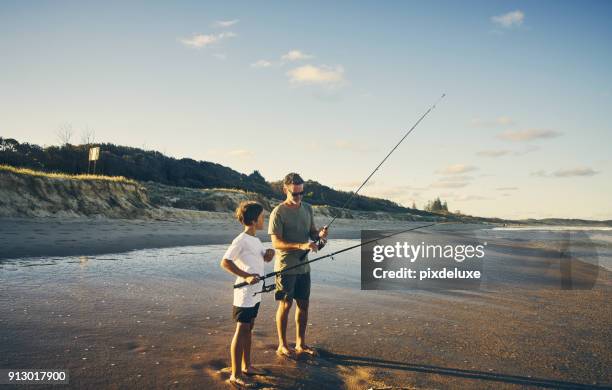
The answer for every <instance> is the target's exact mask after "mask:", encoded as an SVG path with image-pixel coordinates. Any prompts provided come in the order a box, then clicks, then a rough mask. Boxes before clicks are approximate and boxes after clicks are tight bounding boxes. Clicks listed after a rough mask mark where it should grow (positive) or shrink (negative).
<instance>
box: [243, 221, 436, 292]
mask: <svg viewBox="0 0 612 390" xmlns="http://www.w3.org/2000/svg"><path fill="white" fill-rule="evenodd" d="M442 223H448V222H436V223H431V224H429V225H423V226H417V227H413V228H410V229H406V230H402V231H399V232H395V233H393V234H389V235H387V236H384V237H380V238H376V239H372V240H368V241H365V242H362V243H360V244H356V245H353V246H349V247H347V248H344V249H340V250H337V251H335V252H332V253H329V254H327V255H325V256H320V257H316V258H314V259H311V260H308V261H305V262H302V263H300V264H297V265H294V266H291V267H287V268H284V269H282V270H280V271H274V272H270V273H268V274H265V275H262V276H260V277H259V280H261V281H262V282H263V286H262V288H261V291H258V292H256V293H254V294H253V296H255V295H257V294H263V293H266V292H270V291H272V290H273V289H274V287H275V286H274V285H273V284H271V285H266V279H268V278H271V277H274V276H276V275H280V274H283V273H285V272H287V271H290V270H292V269H295V268H298V267H301V266H303V265H305V264H310V263H314V262H315V261H319V260H323V259H326V258H328V257H331V258H332V259H333V257H334V256H335V255H337V254H339V253H342V252H346V251H349V250H351V249H355V248H359V247H361V246H364V245H367V244H371V243H373V242H377V241H379V240H383V239H385V238H389V237H393V236H397V235H398V234H402V233H406V232H409V231H413V230H417V229H423V228H426V227H430V226H434V225H439V224H442ZM248 285H249V284H248V283H247V282H242V283H238V284H235V285H234V288H241V287H245V286H248Z"/></svg>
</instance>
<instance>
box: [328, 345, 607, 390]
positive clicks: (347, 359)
mask: <svg viewBox="0 0 612 390" xmlns="http://www.w3.org/2000/svg"><path fill="white" fill-rule="evenodd" d="M318 351H319V356H320V358H321V359H325V360H326V361H328V362H330V363H333V364H335V365H337V366H346V367H348V366H362V367H375V368H382V369H390V370H403V371H414V372H423V373H430V374H438V375H447V376H454V377H459V378H469V379H480V380H486V381H495V382H503V383H512V384H517V385H524V386H539V387H546V388H553V389H609V387H604V386H595V385H586V384H581V383H574V382H566V381H557V380H551V379H542V378H531V377H523V376H517V375H506V374H498V373H494V372H483V371H476V370H464V369H457V368H447V367H439V366H430V365H425V364H414V363H403V362H395V361H390V360H383V359H377V358H368V357H361V356H349V355H342V354H336V353H333V352H329V351H326V350H324V349H318Z"/></svg>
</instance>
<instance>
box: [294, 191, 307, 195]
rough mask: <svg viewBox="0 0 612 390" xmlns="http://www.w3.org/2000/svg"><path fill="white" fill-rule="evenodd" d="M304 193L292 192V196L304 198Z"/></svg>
mask: <svg viewBox="0 0 612 390" xmlns="http://www.w3.org/2000/svg"><path fill="white" fill-rule="evenodd" d="M304 192H305V191H300V192H292V193H291V195H293V196H304Z"/></svg>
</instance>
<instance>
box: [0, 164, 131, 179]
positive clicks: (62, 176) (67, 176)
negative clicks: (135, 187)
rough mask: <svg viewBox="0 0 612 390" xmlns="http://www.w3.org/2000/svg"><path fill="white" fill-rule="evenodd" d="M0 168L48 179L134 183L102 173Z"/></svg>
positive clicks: (0, 165)
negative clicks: (79, 173)
mask: <svg viewBox="0 0 612 390" xmlns="http://www.w3.org/2000/svg"><path fill="white" fill-rule="evenodd" d="M0 170H2V171H8V172H12V173H15V174H19V175H29V176H36V177H46V178H49V179H71V180H105V181H112V182H119V183H129V184H136V182H135V181H134V180H131V179H128V178H126V177H123V176H104V175H87V174H83V175H70V174H67V173H57V172H43V171H35V170H33V169H28V168H17V167H13V166H11V165H4V164H0Z"/></svg>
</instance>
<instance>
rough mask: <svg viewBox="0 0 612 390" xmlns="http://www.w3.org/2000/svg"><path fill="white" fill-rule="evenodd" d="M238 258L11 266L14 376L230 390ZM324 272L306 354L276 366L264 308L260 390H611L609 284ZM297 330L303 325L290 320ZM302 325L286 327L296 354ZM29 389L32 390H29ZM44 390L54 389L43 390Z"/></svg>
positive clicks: (163, 255) (6, 313)
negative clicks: (394, 281)
mask: <svg viewBox="0 0 612 390" xmlns="http://www.w3.org/2000/svg"><path fill="white" fill-rule="evenodd" d="M224 248H225V245H217V246H215V245H212V246H205V247H185V248H168V249H150V250H144V251H135V252H128V253H124V254H118V255H102V256H95V257H88V258H78V257H69V258H47V259H45V260H44V261H41V259H37V260H32V261H28V260H15V261H5V262H4V263H3V264H2V268H0V311H1V312H2V313H3V316H2V318H0V320H1V322H0V328H1V329H2V334H1V335H0V336H1V338H2V339H1V340H0V341H1V342H0V344H1V345H2V347H1V351H0V352H1V353H0V366H1V367H2V368H65V369H68V370H70V387H71V388H94V387H95V388H206V389H224V388H227V385H226V384H225V383H224V380H225V379H226V378H227V377H228V373H227V368H226V367H227V366H228V364H229V340H230V339H231V336H232V334H233V331H234V324H233V323H232V320H231V300H232V298H231V297H232V296H231V294H232V290H231V284H232V278H231V277H230V276H229V275H226V274H224V273H223V272H222V271H221V270H220V269H219V268H218V260H219V259H218V257H219V255H220V253H222V251H223V250H224ZM337 261H338V262H337V263H331V262H330V263H324V262H321V263H320V264H317V266H313V289H312V297H311V311H310V318H309V323H310V325H309V328H308V332H309V333H308V342H309V343H310V344H311V345H313V346H315V347H316V348H318V349H319V351H320V353H321V354H320V357H318V358H316V359H306V360H288V359H281V358H278V357H277V356H276V355H275V353H274V351H275V349H276V332H275V328H274V320H273V317H274V310H275V303H274V301H273V297H272V296H271V295H269V294H268V295H266V296H265V297H264V300H263V303H262V308H261V310H260V314H259V316H258V318H257V323H256V327H255V335H254V345H253V361H254V363H255V364H256V365H257V366H259V367H262V368H265V369H267V370H269V372H270V375H269V376H266V377H259V378H257V379H258V380H259V381H260V383H261V388H278V389H296V388H297V389H300V388H302V389H338V388H346V389H368V388H375V389H376V388H380V389H383V388H384V389H390V388H407V389H434V388H435V389H439V388H442V389H447V388H448V389H456V388H466V389H473V388H478V389H523V388H542V387H545V388H571V389H575V388H605V387H606V386H607V387H610V386H611V385H612V372H611V371H610V368H609V367H611V366H612V353H611V352H610V346H611V345H612V330H611V326H610V325H611V324H612V323H611V320H610V319H611V318H612V305H611V304H610V302H611V301H610V298H611V297H612V284H611V283H610V280H611V278H610V273H609V272H607V271H605V270H602V271H601V273H600V275H599V279H598V283H597V284H596V285H595V288H594V289H593V290H585V291H562V290H558V289H543V290H530V289H523V288H516V287H514V288H513V287H512V286H508V287H504V286H502V285H501V284H500V285H498V286H497V287H496V288H495V289H494V290H493V289H489V288H482V289H480V290H478V291H448V292H437V293H433V292H423V291H360V290H359V287H358V285H359V284H358V283H359V280H358V277H356V275H357V273H355V272H344V271H343V268H344V269H345V268H346V267H345V264H346V263H344V262H351V261H353V262H354V261H356V262H358V261H359V257H358V254H355V253H353V254H347V255H346V257H345V258H342V259H338V260H337ZM292 314H293V313H292ZM293 332H294V325H293V322H292V321H290V324H289V339H290V340H291V341H292V340H293V339H294V338H293ZM24 387H26V388H27V386H24ZM36 388H44V386H37V387H36Z"/></svg>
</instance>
